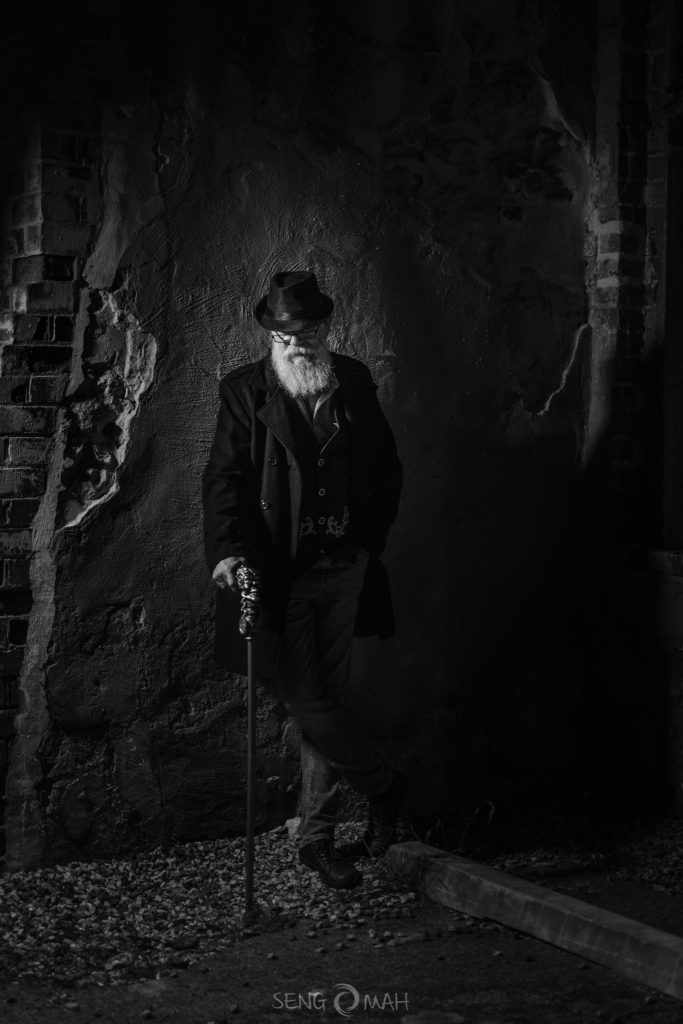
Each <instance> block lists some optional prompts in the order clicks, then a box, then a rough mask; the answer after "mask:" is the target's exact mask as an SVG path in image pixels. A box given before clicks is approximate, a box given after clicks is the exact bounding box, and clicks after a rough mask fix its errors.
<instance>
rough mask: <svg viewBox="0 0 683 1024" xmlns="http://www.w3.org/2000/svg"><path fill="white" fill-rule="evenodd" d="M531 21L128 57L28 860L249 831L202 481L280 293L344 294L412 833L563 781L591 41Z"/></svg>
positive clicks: (446, 20)
mask: <svg viewBox="0 0 683 1024" xmlns="http://www.w3.org/2000/svg"><path fill="white" fill-rule="evenodd" d="M549 11H550V8H548V9H546V6H545V5H544V4H540V5H539V6H538V7H535V6H534V5H528V6H527V8H526V10H525V12H524V13H523V14H520V12H519V9H518V5H517V4H513V3H502V2H499V3H484V4H482V3H478V4H476V5H475V4H471V5H470V4H467V3H464V4H460V5H457V7H456V6H455V5H453V4H450V3H446V2H430V3H426V4H425V3H421V4H419V5H418V4H412V3H409V2H407V0H406V2H403V3H400V4H395V3H392V4H385V3H376V2H375V3H359V4H354V5H344V6H343V9H342V8H341V7H338V6H337V5H334V4H333V5H330V6H329V8H328V6H327V5H313V4H303V3H302V4H299V5H297V6H296V7H294V8H292V9H291V10H288V19H287V21H286V22H285V20H284V18H283V16H282V15H281V14H280V13H279V8H278V7H277V6H276V5H274V4H269V3H257V4H255V5H253V10H250V11H242V12H241V13H240V14H239V16H238V15H234V20H229V21H223V22H220V23H216V24H214V23H212V21H211V19H210V18H209V19H207V20H205V21H204V22H203V23H202V24H200V19H198V20H197V21H196V22H195V23H193V24H192V26H188V25H185V23H184V22H183V20H182V18H180V17H179V16H178V17H177V18H176V20H174V17H173V15H172V13H169V17H168V19H167V20H166V23H165V25H166V27H165V32H166V36H165V38H164V44H165V45H164V47H160V48H159V49H160V50H163V60H162V55H161V53H160V54H159V56H158V57H155V56H154V50H152V49H150V48H148V47H146V45H145V40H147V41H148V42H149V41H150V40H151V38H152V30H153V28H154V26H152V25H148V26H144V25H142V24H140V23H139V21H138V22H136V23H135V33H134V34H133V32H132V29H131V28H129V29H128V31H129V33H130V36H129V37H125V31H126V29H125V28H124V29H122V30H123V31H124V44H126V43H128V44H130V46H129V49H127V50H126V51H125V52H126V53H127V58H126V60H127V63H126V62H124V64H123V65H122V71H123V73H122V82H124V83H125V87H123V86H122V93H121V96H120V97H119V98H118V101H117V102H115V103H113V104H112V105H111V107H110V108H108V110H107V112H106V117H105V135H104V141H105V147H104V154H105V155H104V160H103V168H102V175H103V177H102V180H103V191H104V213H103V219H102V223H101V225H100V231H99V235H98V239H97V242H96V244H95V246H94V249H93V251H92V253H91V255H90V259H89V261H88V264H87V267H86V272H85V278H86V285H87V287H88V288H89V289H90V293H91V295H90V303H89V309H88V326H87V329H86V331H85V334H84V349H83V353H82V359H81V361H80V365H79V367H78V368H77V371H76V373H75V376H74V378H73V379H72V386H71V388H70V393H69V401H68V418H69V424H70V427H69V431H68V434H67V440H66V459H65V466H64V476H63V480H62V491H61V495H60V503H59V523H58V525H59V527H60V528H59V529H58V531H57V533H56V535H55V538H54V541H53V553H54V558H55V563H56V569H57V573H56V585H55V616H54V625H53V628H52V635H51V641H50V648H49V661H48V664H47V666H46V692H47V700H48V707H49V713H50V728H49V729H48V730H47V732H46V734H45V738H44V742H43V745H42V752H41V757H42V772H43V781H42V786H41V793H42V796H41V799H42V807H43V810H42V813H43V820H44V825H45V836H46V846H45V849H46V851H47V850H48V849H49V851H50V852H49V853H47V852H46V853H45V856H46V857H54V858H57V859H59V858H63V857H66V856H74V855H78V856H84V855H99V854H102V853H110V852H112V851H115V850H120V849H124V848H125V849H128V848H130V847H132V846H135V845H138V844H143V845H144V844H147V845H149V844H153V843H156V842H161V841H166V840H171V839H183V838H190V837H198V836H208V835H217V834H223V833H226V832H234V831H239V830H240V829H241V828H242V822H243V784H244V742H243V729H244V706H243V684H242V682H241V681H240V680H239V679H233V678H231V677H229V678H225V676H224V675H223V674H221V673H220V672H219V671H218V670H217V669H216V668H215V667H214V666H213V664H212V661H211V635H212V628H213V627H212V614H213V604H212V601H213V595H212V590H211V586H210V581H209V576H208V572H207V570H206V568H205V566H204V564H203V555H202V543H201V509H200V496H199V490H200V475H201V471H202V469H203V466H204V463H205V460H206V457H207V453H208V448H209V445H210V442H211V439H212V435H213V430H214V424H215V413H216V407H217V401H216V399H217V383H218V380H219V378H220V377H221V376H222V375H223V374H224V373H225V372H227V371H228V370H230V369H231V368H233V367H235V366H238V365H240V364H241V363H242V362H245V361H247V360H249V359H253V358H258V357H259V356H260V355H261V353H262V352H263V351H264V344H263V340H262V338H261V336H260V333H259V331H258V329H257V328H256V326H255V324H254V322H253V320H252V318H251V316H250V311H251V309H252V307H253V305H254V304H255V302H256V300H257V299H258V298H259V297H260V296H261V295H262V294H263V293H264V291H265V290H267V282H268V279H269V277H270V275H271V274H272V273H273V272H275V271H276V270H277V269H279V268H281V267H283V266H288V267H311V268H312V269H314V270H315V271H316V273H318V275H319V277H320V279H321V282H322V283H323V285H324V287H325V289H326V290H327V291H328V292H329V293H330V294H331V295H333V296H334V298H335V303H336V308H335V319H334V325H333V331H332V343H333V345H334V346H335V347H337V348H338V349H340V350H341V351H345V352H348V353H350V354H352V355H356V356H359V357H360V358H362V359H364V360H365V361H366V362H367V363H368V365H369V366H370V367H371V369H372V371H373V373H374V376H375V379H376V380H377V382H378V384H379V387H380V394H381V397H382V400H383V402H384V404H385V407H386V409H387V412H388V415H389V418H390V420H391V422H392V424H393V426H394V428H395V431H396V434H397V439H398V443H399V448H400V452H401V456H402V458H403V461H404V463H405V467H406V484H405V494H404V499H403V504H402V510H401V515H400V520H399V522H398V524H397V527H396V530H395V532H394V535H393V537H392V540H391V543H390V548H389V551H388V553H387V560H388V564H389V568H390V572H391V575H392V579H393V583H394V592H395V600H396V607H397V617H398V624H399V632H398V635H397V637H396V638H394V639H393V640H392V641H391V642H389V643H387V644H385V645H383V646H381V647H380V646H379V645H378V644H375V643H374V642H373V641H368V642H364V643H363V644H359V645H358V648H357V650H356V652H355V669H354V673H355V675H354V678H355V680H356V682H355V690H354V694H355V696H354V699H355V702H356V707H357V708H358V710H359V713H364V714H365V715H367V716H368V720H369V721H370V722H371V723H372V725H373V728H374V729H375V731H376V732H377V734H378V735H380V736H381V737H382V738H383V742H384V743H385V746H386V750H387V752H388V753H389V754H390V755H391V756H394V757H395V758H397V759H403V760H405V761H406V762H407V763H408V762H412V766H413V769H412V770H413V772H414V775H415V780H416V782H415V797H416V799H415V803H414V806H415V807H417V806H419V805H420V804H421V805H422V806H423V807H425V808H426V813H427V814H432V815H436V814H442V813H446V812H447V811H448V809H449V808H451V809H452V808H453V806H455V801H456V800H457V798H458V797H462V798H463V799H471V798H472V797H473V795H474V796H476V795H477V794H479V795H489V794H490V793H491V791H492V787H493V789H495V787H496V786H497V787H498V789H499V790H500V789H501V788H502V790H505V787H506V785H507V783H506V781H505V780H506V779H508V778H509V779H511V780H512V781H511V783H510V784H511V785H512V787H513V788H514V785H515V784H524V780H528V779H529V778H530V777H532V776H533V774H534V772H535V771H537V769H538V766H539V765H541V764H542V765H543V766H544V769H543V770H544V771H545V773H546V774H547V777H548V778H555V777H557V776H558V775H561V774H562V772H563V771H566V770H567V768H568V766H571V765H572V764H573V762H574V759H575V758H576V755H577V748H576V742H577V741H576V736H575V727H576V716H577V706H578V702H579V699H580V686H579V683H578V674H579V673H578V669H577V666H576V664H575V659H576V648H575V646H574V639H575V638H574V635H573V632H572V630H573V624H572V621H571V610H570V609H571V607H572V602H573V600H574V597H575V590H574V587H575V580H574V575H573V565H574V560H575V557H576V553H577V545H578V543H579V539H580V526H579V524H578V519H579V518H580V515H579V510H580V504H581V488H580V482H579V477H578V463H579V455H580V448H581V433H582V422H583V408H582V392H581V372H582V365H583V361H584V348H585V345H586V344H587V341H588V339H587V338H586V331H585V329H584V328H583V327H582V325H583V324H584V321H585V319H586V314H585V305H586V299H585V265H584V260H585V253H584V215H585V209H584V207H585V201H586V196H587V192H588V188H589V184H590V173H591V168H590V156H589V137H590V131H591V116H590V70H589V66H588V63H587V61H588V59H589V58H587V57H586V56H585V55H584V51H585V47H584V49H581V48H579V47H577V48H576V50H575V53H576V57H575V59H574V62H573V64H572V65H571V66H568V65H567V63H566V57H563V60H565V66H564V67H563V68H562V72H561V73H560V70H559V67H558V64H557V57H556V50H557V45H558V37H559V36H565V38H566V34H567V32H573V33H574V34H575V36H576V37H577V38H578V37H580V36H583V37H585V36H586V33H587V34H588V37H590V32H591V31H592V27H591V24H590V7H589V6H588V5H587V6H586V9H585V12H583V11H582V9H581V8H580V7H579V8H577V12H578V16H576V17H574V19H573V21H572V22H567V24H564V23H562V21H561V20H558V18H561V17H562V16H561V15H557V12H556V13H555V15H554V18H555V20H553V18H552V17H550V14H549ZM577 12H575V14H576V13H577ZM124 13H125V12H124ZM233 13H234V12H233ZM215 17H217V18H218V17H219V16H218V15H216V16H215ZM278 18H281V19H283V20H281V21H279V22H278ZM340 19H341V20H340ZM122 24H124V25H125V24H127V23H126V21H125V18H124V21H123V22H122ZM571 26H573V28H572V27H571ZM269 27H270V30H271V31H272V38H271V37H270V35H269ZM186 30H187V31H186ZM146 33H147V34H146ZM275 41H277V42H278V45H277V47H275V46H274V45H273V43H274V42H275ZM124 49H125V45H124ZM266 52H268V53H269V54H270V56H269V58H268V59H267V60H266V59H265V53H266ZM150 53H151V54H152V56H151V57H150V56H149V54H150ZM155 60H156V61H158V62H157V63H154V62H155ZM147 61H151V62H152V66H151V68H150V66H149V65H148V63H147ZM544 62H545V63H544ZM550 676H552V679H553V682H552V686H551V687H550V686H549V683H548V680H549V677H550ZM259 714H260V721H259V736H260V760H259V774H260V777H261V780H262V781H261V783H260V801H259V805H260V812H259V815H260V817H259V820H260V822H262V823H267V822H273V821H276V820H281V819H282V817H283V816H284V815H286V814H289V813H291V812H292V810H293V808H294V806H295V798H296V793H295V788H294V787H295V783H296V771H297V768H296V759H295V757H294V751H295V749H296V735H295V731H294V730H292V728H291V727H285V723H284V721H283V719H282V717H281V715H280V714H279V713H278V709H277V707H274V706H273V705H272V702H270V701H269V700H268V699H267V696H266V695H264V696H263V699H262V702H261V707H260V712H259ZM415 722H417V723H419V724H418V727H417V728H415ZM266 780H270V781H269V782H268V781H266ZM520 780H521V782H520Z"/></svg>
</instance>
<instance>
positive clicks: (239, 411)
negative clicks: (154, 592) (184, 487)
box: [202, 379, 251, 587]
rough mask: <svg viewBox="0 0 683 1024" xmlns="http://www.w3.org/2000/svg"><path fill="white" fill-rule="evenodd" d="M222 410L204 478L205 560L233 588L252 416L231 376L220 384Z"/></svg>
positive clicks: (241, 542) (243, 542)
mask: <svg viewBox="0 0 683 1024" xmlns="http://www.w3.org/2000/svg"><path fill="white" fill-rule="evenodd" d="M219 393H220V408H219V410H218V421H217V424H216V435H215V437H214V441H213V445H212V447H211V453H210V455H209V461H208V463H207V465H206V469H205V470H204V474H203V477H202V496H203V502H204V550H205V555H206V563H207V565H208V567H209V571H210V572H211V573H212V576H213V579H214V580H216V582H217V583H218V585H219V586H221V585H227V586H229V587H234V585H235V581H234V570H235V569H236V568H237V566H238V565H239V564H240V563H242V562H245V561H246V560H247V554H248V539H247V537H246V536H245V531H244V518H245V507H246V500H247V486H248V478H249V474H250V472H251V456H250V444H251V420H250V417H249V414H248V412H247V410H246V409H245V407H244V405H243V403H242V402H241V401H240V399H239V397H238V395H237V393H236V391H235V388H234V387H233V386H232V384H231V382H230V380H228V379H224V380H223V381H221V385H220V392H219Z"/></svg>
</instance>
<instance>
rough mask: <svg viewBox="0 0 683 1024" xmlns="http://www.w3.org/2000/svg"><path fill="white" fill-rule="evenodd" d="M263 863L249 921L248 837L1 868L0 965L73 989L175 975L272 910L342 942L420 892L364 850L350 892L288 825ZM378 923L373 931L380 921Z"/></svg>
mask: <svg viewBox="0 0 683 1024" xmlns="http://www.w3.org/2000/svg"><path fill="white" fill-rule="evenodd" d="M362 829H363V825H362V824H361V823H360V822H346V823H343V824H342V825H340V827H339V829H338V832H339V836H338V838H339V841H340V842H347V841H353V840H355V839H357V838H358V837H359V836H360V835H361V834H362ZM255 863H256V871H255V879H254V882H255V893H256V904H257V912H256V913H255V915H254V918H253V919H251V920H250V922H249V923H250V925H251V927H249V928H246V927H244V892H243V878H242V872H243V868H244V838H243V837H237V838H234V839H220V840H212V841H201V842H194V843H185V844H182V845H178V846H175V847H171V848H170V849H167V850H161V849H160V848H159V849H156V850H152V851H149V852H145V853H140V854H137V855H135V856H133V857H130V858H128V859H119V860H111V861H92V862H88V863H82V864H79V863H72V864H68V865H56V866H53V867H46V868H39V869H36V870H35V871H18V872H14V873H12V874H11V875H2V876H0V906H2V907H3V908H6V910H7V913H6V915H5V921H6V927H4V936H3V943H2V944H1V945H0V974H5V975H9V976H14V977H16V979H17V981H18V982H19V983H25V982H27V981H38V980H49V981H51V982H53V983H56V984H58V985H59V986H60V987H62V988H64V989H65V988H70V989H71V990H74V989H78V988H81V987H82V986H83V985H84V984H92V983H93V982H94V983H95V984H98V985H100V986H102V985H109V986H117V985H124V984H128V983H130V982H131V981H137V980H139V979H140V978H144V977H147V978H151V979H155V978H156V979H158V978H160V977H164V978H165V977H177V975H178V971H179V970H183V969H185V968H187V967H189V966H191V965H192V964H194V963H197V961H199V960H201V959H203V958H205V957H207V956H210V955H212V954H216V953H217V952H219V951H220V950H224V949H226V948H227V947H228V946H230V945H231V944H232V943H234V942H236V941H237V942H240V941H243V940H246V939H248V938H249V937H251V936H253V935H259V934H262V933H263V932H264V930H267V929H268V928H269V925H270V924H272V922H273V920H274V919H275V918H277V924H278V927H282V926H283V925H284V926H285V927H287V926H289V925H290V924H291V925H292V926H296V924H298V922H299V921H303V923H304V926H305V927H306V928H307V930H306V931H305V933H303V934H305V935H306V936H308V938H312V939H317V940H318V942H319V943H320V941H321V939H323V938H324V936H325V933H326V932H327V933H328V934H329V929H330V928H332V929H334V933H335V938H336V939H337V940H338V942H337V946H338V944H339V942H344V943H345V942H355V941H357V939H358V937H359V935H358V929H359V928H361V929H366V928H367V926H368V925H373V924H374V922H375V921H378V920H382V919H387V918H391V917H401V918H402V915H403V913H404V912H407V913H409V914H410V913H412V909H411V907H412V906H414V905H415V901H416V899H417V896H416V894H415V893H414V892H413V891H411V890H407V889H406V886H405V883H403V882H402V881H401V880H400V879H398V878H396V877H395V876H393V875H392V874H391V872H390V871H388V870H387V867H386V865H385V864H383V862H382V861H381V860H378V861H373V862H369V863H365V862H364V865H363V876H364V878H363V883H362V886H361V887H360V888H359V889H356V890H354V892H353V897H352V898H351V899H349V898H348V894H345V893H341V894H340V893H334V894H330V892H329V890H328V889H326V888H325V886H324V885H323V883H322V882H321V880H320V879H319V878H318V877H317V875H315V874H314V873H312V872H309V871H305V870H303V869H302V868H301V866H300V865H299V863H298V859H297V850H296V846H295V845H294V844H290V843H289V842H288V831H287V829H284V830H283V829H282V828H279V829H273V830H272V831H271V832H266V833H262V834H260V835H259V836H257V837H256V862H255ZM372 931H373V932H374V936H375V938H376V936H377V934H378V932H377V928H376V927H375V928H372ZM300 934H302V933H300ZM366 934H367V932H366ZM360 935H361V937H362V936H363V932H361V933H360ZM389 936H390V937H393V933H389ZM383 938H384V941H386V933H384V936H383ZM317 948H318V950H325V951H326V949H327V947H325V946H320V945H319V946H318V947H317ZM330 948H332V946H331V947H330ZM269 959H274V957H270V958H269ZM28 964H30V968H29V967H28V966H27V965H28ZM202 966H203V965H202ZM200 969H201V968H200ZM67 999H68V997H67V996H66V994H65V995H64V996H63V998H62V1005H66V1004H67ZM68 1001H69V1002H70V1003H73V1004H76V1000H74V999H73V998H71V999H70V1000H68ZM76 1005H78V1006H79V1008H80V1004H76ZM71 1008H72V1009H75V1006H74V1007H71Z"/></svg>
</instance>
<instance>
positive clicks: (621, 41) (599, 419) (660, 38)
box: [588, 0, 668, 545]
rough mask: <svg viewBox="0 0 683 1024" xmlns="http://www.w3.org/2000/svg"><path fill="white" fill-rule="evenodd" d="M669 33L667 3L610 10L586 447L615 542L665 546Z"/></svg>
mask: <svg viewBox="0 0 683 1024" xmlns="http://www.w3.org/2000/svg"><path fill="white" fill-rule="evenodd" d="M667 25H668V16H667V11H666V4H664V3H661V4H660V3H656V2H653V3H651V4H641V3H635V2H631V0H604V2H603V3H602V4H601V27H600V41H599V56H598V71H597V86H598V87H597V112H598V124H597V133H596V151H597V152H596V155H597V160H596V169H597V186H596V190H595V212H594V214H593V230H594V236H595V251H594V257H595V262H594V266H595V279H594V282H593V287H592V289H591V292H592V301H591V308H592V325H593V331H594V339H595V351H594V366H593V378H594V379H593V395H592V407H593V408H592V411H591V414H590V415H591V418H592V423H591V424H590V425H589V431H588V441H589V444H588V449H589V460H590V459H597V461H598V462H600V463H601V468H602V474H601V475H600V478H601V479H602V480H603V481H604V488H603V498H604V509H605V512H606V518H605V526H606V530H607V536H608V539H609V540H610V541H613V542H616V543H622V542H626V543H634V542H635V543H641V544H649V545H656V544H658V543H659V538H660V536H661V530H662V447H663V440H662V420H661V407H662V372H661V371H662V351H663V344H664V306H663V288H662V280H661V277H662V265H661V263H662V252H663V250H664V247H665V233H666V211H665V200H666V181H665V174H666V157H665V154H664V149H665V142H664V136H665V127H664V123H663V122H664V117H665V115H664V112H663V108H662V107H661V105H660V101H661V98H662V93H663V91H664V86H665V67H664V56H665V53H664V49H665V35H666V31H667Z"/></svg>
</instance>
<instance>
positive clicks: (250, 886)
mask: <svg viewBox="0 0 683 1024" xmlns="http://www.w3.org/2000/svg"><path fill="white" fill-rule="evenodd" d="M235 579H236V580H237V586H238V588H239V592H240V622H239V630H240V633H241V634H242V636H243V637H244V639H245V640H246V641H247V836H246V843H245V849H244V917H245V920H248V919H249V918H250V917H251V916H252V915H253V912H254V752H255V747H256V679H255V676H254V637H255V636H256V629H257V626H258V620H259V603H260V594H259V587H260V585H261V577H260V576H259V574H258V572H257V571H256V569H250V568H249V566H247V565H240V567H239V568H238V569H237V571H236V572H235Z"/></svg>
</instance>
